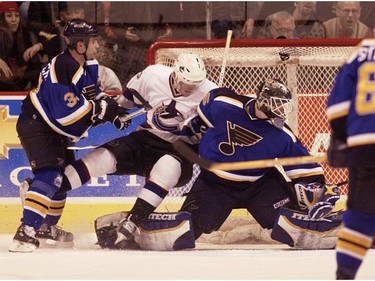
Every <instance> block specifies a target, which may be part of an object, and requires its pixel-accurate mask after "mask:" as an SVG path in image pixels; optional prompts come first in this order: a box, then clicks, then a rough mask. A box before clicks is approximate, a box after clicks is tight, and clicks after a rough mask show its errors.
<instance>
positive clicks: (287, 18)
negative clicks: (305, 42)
mask: <svg viewBox="0 0 375 281" xmlns="http://www.w3.org/2000/svg"><path fill="white" fill-rule="evenodd" d="M294 32H295V24H294V18H293V16H292V15H291V14H290V13H288V12H284V11H280V12H276V13H274V14H272V15H269V16H268V17H267V18H266V21H265V25H264V27H263V28H262V29H261V30H260V31H259V35H258V38H274V39H292V38H295V35H294Z"/></svg>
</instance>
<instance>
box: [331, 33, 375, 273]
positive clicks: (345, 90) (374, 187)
mask: <svg viewBox="0 0 375 281" xmlns="http://www.w3.org/2000/svg"><path fill="white" fill-rule="evenodd" d="M357 47H358V48H356V50H355V51H354V53H353V54H352V55H351V56H350V58H349V59H348V60H347V61H346V63H345V64H344V66H343V67H342V69H341V70H340V72H339V74H338V75H337V77H336V80H335V83H334V86H333V88H332V91H331V94H330V96H329V97H328V102H327V115H328V120H329V122H330V125H331V128H332V135H331V142H330V146H329V149H328V152H327V156H328V163H329V164H330V165H331V166H332V167H348V170H349V192H348V200H347V211H346V212H345V213H344V215H343V221H344V228H343V229H342V230H341V231H340V233H339V239H338V241H337V244H336V260H337V271H336V278H337V279H354V278H355V276H356V274H357V271H358V269H359V267H360V265H361V263H362V261H363V259H364V257H365V255H366V253H367V251H368V249H369V248H370V247H371V245H372V243H373V237H375V161H374V155H375V144H374V143H375V99H374V85H375V84H374V83H375V51H374V50H375V40H363V41H362V42H361V43H360V44H359V45H358V46H357Z"/></svg>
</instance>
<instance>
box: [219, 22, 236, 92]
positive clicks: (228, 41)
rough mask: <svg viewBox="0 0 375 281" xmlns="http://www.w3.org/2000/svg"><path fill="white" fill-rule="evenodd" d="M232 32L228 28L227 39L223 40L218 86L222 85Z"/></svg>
mask: <svg viewBox="0 0 375 281" xmlns="http://www.w3.org/2000/svg"><path fill="white" fill-rule="evenodd" d="M232 33H233V31H232V30H230V29H229V30H228V33H227V41H226V42H225V49H224V56H223V63H222V64H221V71H220V76H219V87H222V86H223V82H224V74H225V68H226V66H227V59H228V52H229V46H230V41H231V39H232Z"/></svg>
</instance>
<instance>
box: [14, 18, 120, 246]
mask: <svg viewBox="0 0 375 281" xmlns="http://www.w3.org/2000/svg"><path fill="white" fill-rule="evenodd" d="M64 36H65V38H66V43H67V49H66V50H65V51H64V52H63V53H61V54H60V55H58V56H56V57H54V58H53V59H52V60H51V61H50V63H49V64H48V65H47V66H46V67H45V68H44V69H43V70H42V71H41V73H40V77H39V84H38V86H37V88H35V89H33V90H31V91H30V92H29V94H28V95H27V97H26V98H25V100H24V101H23V103H22V112H21V114H20V116H19V118H18V122H17V127H16V128H17V132H18V135H19V138H20V141H21V144H22V147H23V149H24V150H25V152H26V155H27V158H28V160H29V162H30V165H31V168H32V171H33V174H34V179H33V181H32V183H31V185H30V187H29V189H28V191H27V193H26V199H25V202H24V209H23V217H22V219H21V225H20V227H19V228H18V229H17V232H16V234H15V236H14V238H13V243H12V244H11V246H10V248H9V251H11V252H31V251H33V250H35V249H36V248H38V246H39V240H41V241H42V240H43V241H47V242H46V243H52V245H53V244H55V243H58V242H65V243H66V245H69V246H72V244H73V234H72V233H69V232H65V231H63V230H62V229H61V228H59V227H57V226H56V223H57V221H58V219H59V218H60V216H61V213H62V209H63V207H64V205H65V199H66V193H64V192H63V193H56V192H57V191H58V190H59V188H60V186H61V184H62V182H63V181H64V180H65V176H64V170H65V166H66V165H67V164H69V163H71V162H73V161H74V160H75V159H74V152H73V151H69V150H68V149H67V147H68V146H69V145H70V142H71V141H73V142H74V141H78V140H79V139H81V138H83V137H86V136H87V135H88V133H87V131H88V129H89V128H90V127H92V126H95V125H97V124H102V123H106V122H108V121H109V122H116V124H117V125H118V127H124V125H125V124H121V122H120V119H119V118H118V116H119V115H123V114H126V110H124V109H123V108H121V107H119V105H118V103H117V102H116V101H115V100H113V99H110V98H105V93H104V92H102V90H101V85H100V84H99V83H98V62H97V61H96V60H95V56H96V53H97V51H98V48H99V44H98V41H97V39H96V37H97V36H98V34H97V30H96V28H95V27H94V26H93V25H91V24H90V23H88V22H87V21H84V20H80V19H75V20H72V21H71V22H69V23H68V24H67V25H66V27H65V29H64ZM48 241H49V242H48Z"/></svg>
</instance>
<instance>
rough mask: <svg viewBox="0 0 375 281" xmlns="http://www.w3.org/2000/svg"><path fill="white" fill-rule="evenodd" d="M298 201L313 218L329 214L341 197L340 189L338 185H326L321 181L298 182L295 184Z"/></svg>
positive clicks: (317, 218)
mask: <svg viewBox="0 0 375 281" xmlns="http://www.w3.org/2000/svg"><path fill="white" fill-rule="evenodd" d="M294 189H295V192H296V196H297V201H298V204H299V206H300V207H301V209H302V210H305V211H307V212H308V214H309V217H310V218H311V219H313V220H319V219H322V218H324V217H326V216H328V215H329V214H330V213H331V211H332V210H333V208H334V207H335V204H336V201H337V200H338V199H340V189H339V187H338V186H337V185H330V184H327V185H324V184H321V183H319V182H313V183H309V184H306V183H303V182H301V183H297V184H295V185H294Z"/></svg>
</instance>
